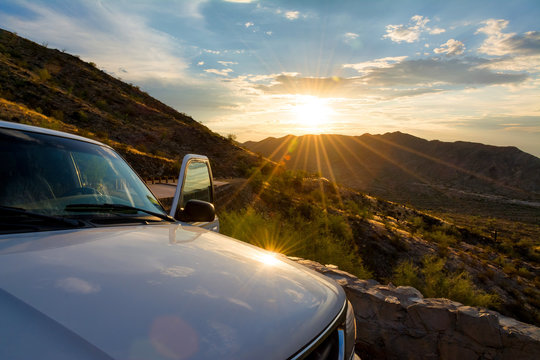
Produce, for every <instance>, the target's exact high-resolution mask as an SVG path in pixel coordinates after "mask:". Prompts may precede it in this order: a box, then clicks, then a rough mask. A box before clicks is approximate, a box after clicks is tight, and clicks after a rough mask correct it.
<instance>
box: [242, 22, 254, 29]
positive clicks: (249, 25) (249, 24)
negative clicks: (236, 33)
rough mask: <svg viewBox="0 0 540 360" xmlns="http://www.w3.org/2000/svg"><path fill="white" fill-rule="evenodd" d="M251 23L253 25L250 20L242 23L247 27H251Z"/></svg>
mask: <svg viewBox="0 0 540 360" xmlns="http://www.w3.org/2000/svg"><path fill="white" fill-rule="evenodd" d="M253 25H255V24H253V23H252V22H251V21H248V22H247V23H245V24H244V26H245V27H246V28H249V27H251V26H253Z"/></svg>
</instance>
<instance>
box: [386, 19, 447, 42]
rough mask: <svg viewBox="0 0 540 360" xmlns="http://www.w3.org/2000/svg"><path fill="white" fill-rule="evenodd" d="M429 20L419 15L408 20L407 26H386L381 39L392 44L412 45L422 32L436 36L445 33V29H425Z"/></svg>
mask: <svg viewBox="0 0 540 360" xmlns="http://www.w3.org/2000/svg"><path fill="white" fill-rule="evenodd" d="M429 21H430V20H429V18H427V17H423V16H421V15H414V16H413V17H411V19H410V20H409V24H407V25H403V24H399V25H386V34H385V35H383V38H388V39H390V40H392V41H393V42H397V43H401V42H403V41H404V42H407V43H413V42H415V41H417V40H418V39H419V38H420V34H422V32H424V31H427V32H428V33H429V34H432V35H437V34H442V33H443V32H445V31H446V30H445V29H441V28H438V27H435V28H430V27H427V26H426V25H427V23H428V22H429Z"/></svg>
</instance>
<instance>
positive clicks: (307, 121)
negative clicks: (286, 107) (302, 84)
mask: <svg viewBox="0 0 540 360" xmlns="http://www.w3.org/2000/svg"><path fill="white" fill-rule="evenodd" d="M292 112H293V114H294V117H295V119H296V121H297V122H298V124H299V125H300V126H301V127H302V128H304V129H305V130H307V131H310V132H313V131H317V130H320V129H321V128H322V127H324V125H326V124H328V122H329V120H330V117H331V116H332V113H333V109H332V107H331V106H330V105H329V104H328V102H327V100H325V99H321V98H319V97H316V96H299V97H297V98H296V105H294V107H293V108H292Z"/></svg>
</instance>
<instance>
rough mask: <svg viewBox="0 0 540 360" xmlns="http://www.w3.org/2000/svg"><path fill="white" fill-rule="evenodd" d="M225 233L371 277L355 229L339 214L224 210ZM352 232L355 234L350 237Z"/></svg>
mask: <svg viewBox="0 0 540 360" xmlns="http://www.w3.org/2000/svg"><path fill="white" fill-rule="evenodd" d="M219 216H220V224H221V226H220V230H221V232H222V233H223V234H226V235H229V236H232V237H234V238H237V239H240V240H242V241H245V242H248V243H251V244H253V245H257V246H259V247H262V248H264V249H267V250H271V251H275V252H279V253H283V254H285V255H290V256H298V257H302V258H306V259H311V260H315V261H318V262H320V263H323V264H334V265H337V266H338V267H339V268H341V269H343V270H345V271H348V272H351V273H353V274H355V275H356V276H358V277H361V278H370V277H371V273H370V272H369V271H367V270H366V269H365V267H364V266H363V264H362V260H361V258H360V257H358V256H357V255H356V254H357V253H358V251H357V250H356V249H355V246H354V244H353V243H352V241H351V240H352V233H349V231H350V229H348V226H346V225H344V224H343V222H342V221H343V220H341V219H340V220H338V219H337V218H338V217H330V218H325V216H324V215H323V214H322V212H320V213H316V214H313V216H314V219H313V220H312V221H310V222H306V221H305V219H304V218H303V217H301V216H300V215H297V216H296V217H292V216H288V217H283V216H281V215H280V214H278V213H273V214H272V215H271V216H269V215H265V214H262V213H259V212H257V211H256V210H255V209H254V208H251V207H250V208H248V209H244V210H240V211H224V212H221V213H220V215H219ZM349 236H350V237H351V238H349Z"/></svg>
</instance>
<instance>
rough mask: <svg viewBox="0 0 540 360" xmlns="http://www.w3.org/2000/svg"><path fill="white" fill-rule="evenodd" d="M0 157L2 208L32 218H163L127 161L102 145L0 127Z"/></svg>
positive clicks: (161, 211) (159, 207) (157, 205)
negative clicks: (141, 216)
mask: <svg viewBox="0 0 540 360" xmlns="http://www.w3.org/2000/svg"><path fill="white" fill-rule="evenodd" d="M0 157H1V160H0V161H2V165H1V166H0V182H1V184H2V186H0V208H1V209H2V210H3V211H4V212H6V211H10V214H11V213H14V212H17V211H18V213H23V212H24V214H25V215H26V216H27V217H28V215H34V218H38V217H40V215H47V216H56V217H61V218H67V217H75V218H79V219H80V218H84V217H107V218H111V217H126V216H132V217H133V215H137V216H140V215H141V214H145V215H146V216H148V214H150V215H152V214H155V215H158V216H159V217H166V216H167V215H166V213H165V212H164V210H163V208H162V207H161V205H160V204H159V202H158V201H157V200H156V198H155V197H154V195H152V193H151V192H150V191H149V190H148V188H147V187H146V186H145V184H144V183H143V182H142V181H141V180H140V178H139V177H138V176H137V175H136V174H135V172H134V171H133V170H132V169H131V168H130V167H129V165H128V164H127V163H126V162H125V161H124V160H123V159H122V158H121V157H120V156H119V155H118V154H117V153H115V152H114V151H113V150H112V149H110V148H108V147H106V146H100V145H97V144H93V143H89V142H85V141H80V140H75V139H69V138H63V137H59V136H53V135H46V134H39V133H33V132H28V131H21V130H14V129H1V128H0ZM41 218H43V216H41Z"/></svg>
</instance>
